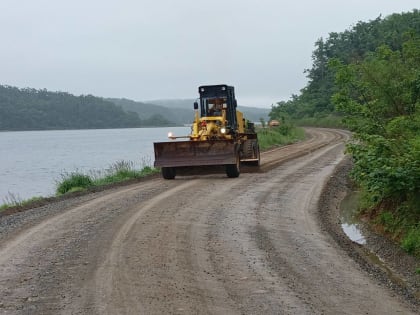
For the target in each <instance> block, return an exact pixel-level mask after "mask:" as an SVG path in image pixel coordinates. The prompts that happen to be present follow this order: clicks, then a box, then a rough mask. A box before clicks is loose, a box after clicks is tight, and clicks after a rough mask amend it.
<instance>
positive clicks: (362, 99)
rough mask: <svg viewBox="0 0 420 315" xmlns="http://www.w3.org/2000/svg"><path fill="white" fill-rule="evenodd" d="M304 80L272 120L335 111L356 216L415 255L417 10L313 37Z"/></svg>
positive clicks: (419, 78)
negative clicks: (356, 192) (345, 139)
mask: <svg viewBox="0 0 420 315" xmlns="http://www.w3.org/2000/svg"><path fill="white" fill-rule="evenodd" d="M312 57H313V61H314V62H313V67H312V69H310V70H307V73H308V79H309V81H308V84H307V86H306V87H305V88H303V89H302V90H301V94H300V95H294V96H292V98H291V99H290V100H289V101H287V102H280V103H278V104H277V105H276V106H274V107H273V108H272V111H271V113H270V116H271V117H272V118H287V117H292V118H295V119H302V118H305V117H315V118H322V117H325V116H326V115H331V114H333V115H340V117H341V118H343V120H344V123H345V125H346V126H347V127H348V128H349V129H350V130H351V131H353V135H354V137H353V138H354V141H353V142H352V143H350V144H349V145H348V147H347V148H348V152H349V153H350V154H351V155H352V157H353V161H354V168H353V171H352V173H351V177H352V178H353V180H354V181H355V183H357V184H358V185H359V187H360V190H361V192H362V205H361V206H362V208H363V209H364V213H365V214H366V215H367V216H368V217H370V218H371V219H372V222H375V224H379V225H380V226H381V228H383V229H384V230H385V232H387V233H388V234H390V235H392V236H393V237H395V239H397V240H399V241H400V242H401V245H402V246H403V247H404V248H405V249H406V250H407V251H409V252H412V253H414V254H415V255H417V256H418V257H420V12H419V11H418V10H414V11H413V12H409V13H402V14H393V15H391V16H388V17H386V18H385V19H382V18H377V19H376V20H374V21H370V22H367V23H365V22H359V23H357V24H356V25H355V26H354V27H353V28H352V29H350V30H347V31H345V32H343V33H331V34H330V36H329V38H327V39H326V40H322V39H320V40H319V41H317V42H316V49H315V51H314V52H313V56H312Z"/></svg>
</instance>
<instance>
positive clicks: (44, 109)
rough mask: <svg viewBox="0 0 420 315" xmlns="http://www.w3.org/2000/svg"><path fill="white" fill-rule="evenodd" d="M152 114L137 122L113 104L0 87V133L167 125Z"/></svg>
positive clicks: (94, 98) (160, 118) (95, 98)
mask: <svg viewBox="0 0 420 315" xmlns="http://www.w3.org/2000/svg"><path fill="white" fill-rule="evenodd" d="M171 124H173V123H171V122H170V121H169V120H166V119H165V118H164V117H162V116H160V115H158V114H156V115H151V116H150V117H148V118H147V119H143V120H142V119H140V117H139V115H138V114H137V113H135V112H133V111H125V110H123V109H122V108H121V107H120V106H117V105H115V104H114V103H113V102H110V101H107V100H105V99H103V98H100V97H95V96H92V95H81V96H74V95H72V94H69V93H65V92H51V91H47V90H45V89H43V90H36V89H31V88H24V89H19V88H17V87H11V86H5V85H0V130H50V129H96V128H98V129H100V128H131V127H146V126H164V125H171Z"/></svg>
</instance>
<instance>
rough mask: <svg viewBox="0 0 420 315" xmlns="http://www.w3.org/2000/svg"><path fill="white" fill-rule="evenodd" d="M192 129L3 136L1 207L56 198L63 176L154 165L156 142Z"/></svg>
mask: <svg viewBox="0 0 420 315" xmlns="http://www.w3.org/2000/svg"><path fill="white" fill-rule="evenodd" d="M168 131H173V132H174V133H175V134H177V135H187V134H188V133H189V131H190V128H188V127H176V128H173V127H171V128H166V127H165V128H132V129H95V130H54V131H19V132H0V204H2V203H5V202H8V201H10V197H11V196H14V197H16V198H19V199H28V198H31V197H34V196H51V195H53V194H54V193H55V185H56V181H57V180H60V178H61V175H62V174H65V173H68V172H72V171H76V170H78V171H82V172H86V173H88V172H90V171H101V170H105V169H107V168H108V167H109V166H111V165H112V164H114V163H115V162H117V161H121V160H124V161H132V162H133V163H134V164H135V166H136V167H139V168H140V167H142V166H145V165H144V164H146V165H152V164H153V161H154V154H153V142H156V141H167V140H168V139H167V134H168Z"/></svg>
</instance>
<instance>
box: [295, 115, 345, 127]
mask: <svg viewBox="0 0 420 315" xmlns="http://www.w3.org/2000/svg"><path fill="white" fill-rule="evenodd" d="M293 123H294V124H296V125H297V126H307V127H324V128H339V129H347V127H346V124H345V123H344V122H343V117H340V116H336V115H327V116H320V117H305V118H300V119H294V120H293Z"/></svg>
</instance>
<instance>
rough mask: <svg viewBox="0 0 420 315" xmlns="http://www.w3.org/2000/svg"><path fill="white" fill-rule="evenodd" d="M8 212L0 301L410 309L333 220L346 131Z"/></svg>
mask: <svg viewBox="0 0 420 315" xmlns="http://www.w3.org/2000/svg"><path fill="white" fill-rule="evenodd" d="M307 131H308V133H309V135H310V138H309V140H307V141H304V142H302V143H299V144H294V145H289V146H286V147H283V148H280V149H275V150H271V151H269V152H265V153H263V154H262V166H261V171H260V172H247V170H246V169H245V172H243V173H242V174H241V176H240V177H239V178H236V179H229V178H227V177H226V176H225V174H211V175H200V176H198V175H194V176H179V177H177V178H176V179H175V180H163V179H161V178H151V179H150V180H145V181H142V182H140V183H135V184H131V185H128V186H123V187H117V188H113V189H109V190H105V191H102V192H97V193H91V194H87V195H84V196H81V197H75V198H70V199H66V200H60V201H56V202H53V203H50V204H48V205H46V206H43V207H40V208H36V209H30V210H28V211H24V212H20V213H16V214H12V215H8V216H3V217H0V314H415V310H413V309H412V308H411V307H410V305H409V304H408V303H406V302H404V301H403V300H401V299H400V297H399V296H396V295H395V293H393V292H392V291H391V290H389V289H388V288H386V287H385V286H383V285H381V284H380V283H379V282H378V281H377V280H376V279H375V278H374V277H372V276H370V275H369V274H368V273H366V272H365V271H364V270H363V269H361V268H360V266H359V265H358V264H357V263H356V262H354V260H352V259H351V258H350V257H349V256H348V255H347V253H346V252H345V251H344V250H343V249H342V248H341V247H339V246H338V245H337V244H336V242H335V241H334V240H333V238H331V237H330V235H328V233H326V232H325V229H323V228H322V227H321V226H320V224H319V223H318V222H319V220H318V219H317V216H318V215H319V212H318V207H317V205H318V200H319V197H320V194H321V191H322V189H323V185H324V183H325V182H326V181H327V180H328V179H329V178H330V176H331V174H332V172H333V171H334V168H335V166H336V165H337V164H338V163H339V162H340V161H341V160H342V159H343V158H344V155H343V149H344V142H345V141H346V140H347V139H348V137H349V136H348V134H347V133H345V132H343V131H337V130H328V129H308V130H307Z"/></svg>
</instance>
